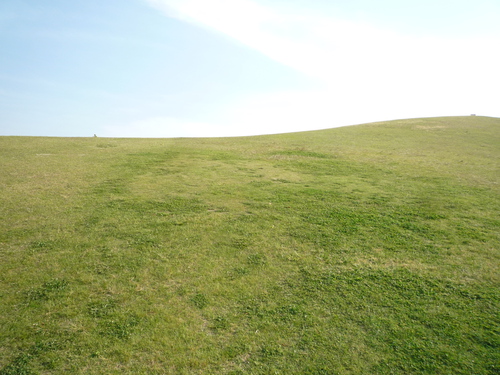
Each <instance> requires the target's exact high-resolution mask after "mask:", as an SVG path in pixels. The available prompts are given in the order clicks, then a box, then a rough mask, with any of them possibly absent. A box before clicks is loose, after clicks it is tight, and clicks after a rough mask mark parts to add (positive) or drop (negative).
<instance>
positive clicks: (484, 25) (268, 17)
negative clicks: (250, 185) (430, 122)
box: [0, 0, 500, 137]
mask: <svg viewBox="0 0 500 375" xmlns="http://www.w3.org/2000/svg"><path fill="white" fill-rule="evenodd" d="M311 3H313V4H311ZM498 19H500V2H498V1H497V0H494V1H493V0H475V1H470V0H467V1H465V0H455V1H451V0H450V1H448V0H420V1H413V0H407V1H405V0H399V1H395V0H379V1H377V2H374V1H371V0H352V1H349V2H346V1H334V0H315V1H314V2H311V1H307V0H286V1H285V0H107V1H105V2H103V1H100V0H99V1H98V0H86V1H84V2H83V1H82V2H68V1H65V0H44V1H43V2H41V1H38V0H24V1H19V0H2V2H0V47H1V49H2V53H1V54H0V135H50V136H52V135H54V136H92V135H93V134H94V133H95V134H97V135H99V136H110V137H177V136H230V135H253V134H266V133H278V132H290V131H299V130H312V129H320V128H330V127H335V126H342V125H349V124H356V123H364V122H371V121H379V120H391V119H397V118H410V117H429V116H454V115H468V114H471V113H476V114H478V115H486V116H495V117H498V116H500V104H499V103H500V93H499V90H498V88H499V87H500V73H499V71H500V69H499V68H498V67H499V66H500V50H499V48H498V46H500V23H499V22H498Z"/></svg>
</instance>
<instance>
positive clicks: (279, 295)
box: [0, 117, 500, 375]
mask: <svg viewBox="0 0 500 375" xmlns="http://www.w3.org/2000/svg"><path fill="white" fill-rule="evenodd" d="M499 160H500V120H499V119H494V118H486V117H448V118H432V119H415V120H403V121H392V122H385V123H376V124H368V125H360V126H354V127H346V128H338V129H331V130H322V131H315V132H304V133H292V134H281V135H272V136H259V137H242V138H213V139H101V138H89V139H86V138H31V137H0V214H1V217H2V220H1V221H0V374H2V375H6V374H67V373H72V374H124V373H125V374H498V373H499V372H500V328H499V327H500V289H499V287H500V283H499V282H500V276H499V275H500V273H499V264H500V219H499V216H498V213H499V212H500V194H499V193H500V185H499V182H500V173H499V171H500V168H499V167H500V163H499Z"/></svg>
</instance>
